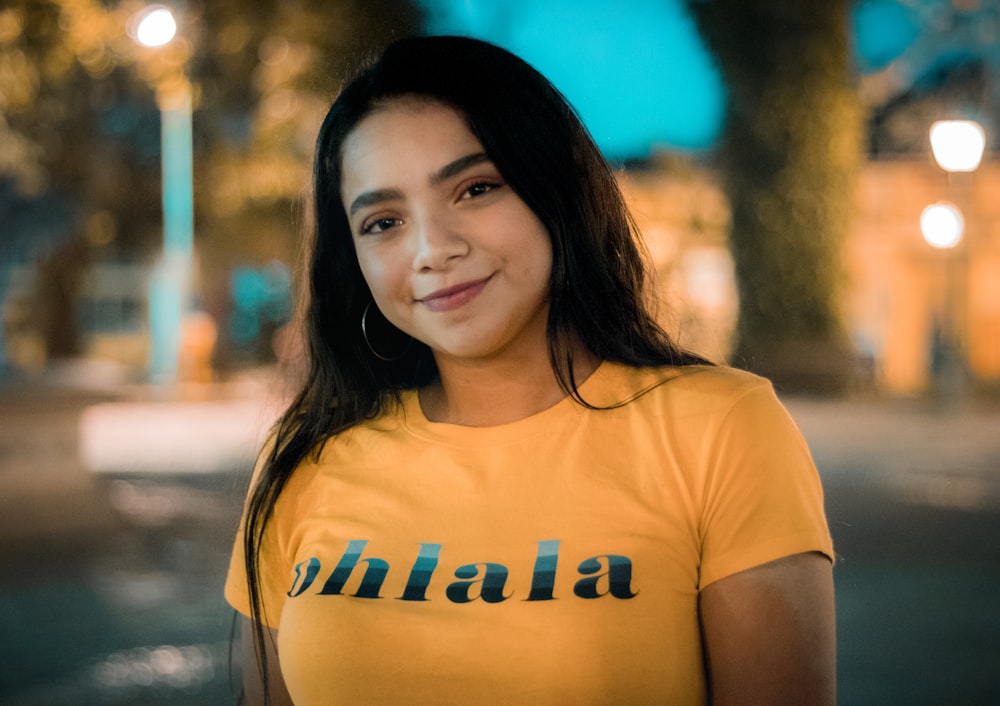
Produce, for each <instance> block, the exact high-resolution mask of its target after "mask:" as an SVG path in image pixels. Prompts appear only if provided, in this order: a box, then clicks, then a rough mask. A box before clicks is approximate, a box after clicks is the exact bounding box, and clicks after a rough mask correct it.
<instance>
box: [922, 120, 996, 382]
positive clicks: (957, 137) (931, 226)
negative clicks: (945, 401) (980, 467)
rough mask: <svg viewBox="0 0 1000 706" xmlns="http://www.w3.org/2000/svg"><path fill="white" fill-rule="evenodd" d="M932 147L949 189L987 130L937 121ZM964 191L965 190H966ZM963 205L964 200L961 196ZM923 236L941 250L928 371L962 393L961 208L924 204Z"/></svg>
mask: <svg viewBox="0 0 1000 706" xmlns="http://www.w3.org/2000/svg"><path fill="white" fill-rule="evenodd" d="M930 142H931V152H932V153H933V155H934V161H935V162H937V164H938V166H939V167H940V168H941V169H943V170H944V171H945V172H947V173H948V186H949V190H950V189H952V188H953V186H954V184H953V181H952V179H953V176H952V175H953V174H955V173H957V172H966V173H971V172H974V171H975V170H976V169H977V168H978V167H979V164H980V162H981V161H982V158H983V152H984V151H985V148H986V133H985V131H984V130H983V128H982V126H981V125H979V123H977V122H975V121H973V120H939V121H937V122H935V123H934V124H933V125H931V129H930ZM966 196H967V193H966ZM963 202H964V203H965V204H966V206H968V199H967V198H966V199H963ZM920 226H921V231H922V233H923V236H924V239H925V240H926V241H927V242H928V243H930V244H931V245H932V246H934V247H936V248H939V249H942V250H944V251H945V258H946V260H945V263H944V264H945V273H944V274H945V298H944V311H943V312H942V317H941V318H942V321H941V322H940V324H939V326H940V330H938V328H937V327H936V329H935V334H936V335H935V346H934V351H935V355H934V356H933V358H934V360H933V361H932V370H933V371H934V373H935V376H936V378H937V382H938V387H939V390H938V391H939V393H941V394H943V395H945V396H947V397H953V396H956V395H960V394H961V393H962V392H964V388H965V385H966V382H967V373H968V364H967V361H966V357H965V342H966V341H965V338H966V336H965V331H966V327H967V321H966V319H967V314H966V303H967V291H966V290H967V282H966V279H967V270H968V248H969V242H968V238H966V239H965V242H964V243H962V235H963V232H964V231H965V230H966V225H965V218H963V215H962V212H961V210H960V209H959V208H958V207H957V206H955V205H953V204H949V203H943V202H942V203H937V204H934V205H932V206H929V207H927V208H926V209H925V210H924V213H923V215H922V216H921V219H920Z"/></svg>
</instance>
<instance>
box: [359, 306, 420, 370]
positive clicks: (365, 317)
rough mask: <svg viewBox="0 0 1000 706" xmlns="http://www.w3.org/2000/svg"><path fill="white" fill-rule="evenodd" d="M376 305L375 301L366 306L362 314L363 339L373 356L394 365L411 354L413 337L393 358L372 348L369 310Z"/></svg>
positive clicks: (410, 337) (409, 338)
mask: <svg viewBox="0 0 1000 706" xmlns="http://www.w3.org/2000/svg"><path fill="white" fill-rule="evenodd" d="M374 303H375V300H374V299H373V300H372V301H370V302H368V304H367V305H365V310H364V311H363V312H361V337H362V338H363V339H365V345H366V346H368V350H370V351H371V352H372V355H373V356H375V357H376V358H378V359H379V360H384V361H385V362H387V363H393V362H395V361H397V360H400V359H401V358H402V357H403V356H404V355H406V354H407V353H408V352H409V350H410V346H412V345H413V336H409V337H408V340H407V341H406V345H405V346H404V347H403V350H401V351H400V352H399V353H397V354H396V355H394V356H392V357H387V356H384V355H382V354H381V353H379V352H378V351H377V350H375V347H374V346H372V342H371V341H369V340H368V310H369V309H371V307H372V304H374Z"/></svg>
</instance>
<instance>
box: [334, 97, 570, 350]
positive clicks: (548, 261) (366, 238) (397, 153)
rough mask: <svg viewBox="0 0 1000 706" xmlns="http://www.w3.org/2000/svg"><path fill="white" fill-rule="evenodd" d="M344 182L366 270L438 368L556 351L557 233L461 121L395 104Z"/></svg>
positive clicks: (439, 109)
mask: <svg viewBox="0 0 1000 706" xmlns="http://www.w3.org/2000/svg"><path fill="white" fill-rule="evenodd" d="M341 173H342V181H341V192H340V193H341V198H342V199H343V202H344V208H345V210H346V212H347V214H348V218H349V220H350V224H351V232H352V234H353V237H354V245H355V249H356V252H357V256H358V262H359V263H360V265H361V271H362V273H363V274H364V277H365V280H366V281H367V283H368V286H369V288H370V289H371V292H372V295H373V296H374V298H375V303H376V304H377V305H378V308H379V309H380V310H381V311H382V313H383V314H384V315H385V317H386V318H387V319H388V320H389V321H391V322H392V323H393V324H394V325H395V326H396V327H397V328H399V329H400V330H402V331H405V332H406V333H408V334H410V335H411V336H413V337H414V338H416V339H418V340H420V341H422V342H424V343H426V344H427V345H428V346H430V347H431V349H432V350H433V351H434V353H435V356H436V357H437V358H438V362H439V364H440V363H441V362H442V358H452V359H456V360H464V361H473V360H490V359H496V358H498V357H507V358H508V359H510V360H517V359H518V357H519V356H520V355H522V354H530V355H536V356H537V354H538V351H539V350H542V351H544V350H545V347H546V322H547V318H548V306H549V301H548V293H549V279H550V276H551V272H552V246H551V242H550V240H549V235H548V233H547V232H546V230H545V227H544V226H543V225H542V223H541V222H540V221H539V220H538V218H537V217H536V216H535V214H534V213H533V212H532V211H531V209H529V208H528V207H527V206H526V205H525V203H524V202H523V201H522V200H521V199H520V197H519V196H518V195H517V194H516V193H515V192H514V190H513V189H512V188H511V187H510V186H508V185H507V184H506V183H505V182H504V180H503V178H502V177H501V176H500V172H499V171H498V170H497V168H496V167H495V166H494V165H493V163H492V162H491V161H490V159H489V157H487V155H486V153H485V150H484V149H483V146H482V145H481V144H479V141H478V140H477V139H476V137H475V136H474V135H473V134H472V133H471V132H470V131H469V129H468V127H467V126H466V124H465V120H464V119H463V118H462V116H461V115H460V114H459V113H458V112H456V111H455V110H453V109H451V108H449V107H446V106H444V105H441V104H439V103H434V102H429V101H415V100H399V101H395V102H392V103H389V104H388V105H387V106H385V107H383V108H381V109H379V110H377V111H376V112H374V113H372V114H370V115H369V116H367V117H366V118H365V119H364V120H362V121H361V122H360V123H359V124H358V125H357V127H356V128H355V129H354V130H353V131H352V132H351V133H350V134H349V135H348V137H347V139H346V141H345V142H344V146H343V163H342V172H341Z"/></svg>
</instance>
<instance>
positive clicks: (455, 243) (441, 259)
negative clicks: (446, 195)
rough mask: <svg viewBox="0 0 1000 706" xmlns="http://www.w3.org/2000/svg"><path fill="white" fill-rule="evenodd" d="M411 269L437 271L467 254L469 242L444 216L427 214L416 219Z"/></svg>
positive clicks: (455, 225) (451, 221)
mask: <svg viewBox="0 0 1000 706" xmlns="http://www.w3.org/2000/svg"><path fill="white" fill-rule="evenodd" d="M415 231H416V232H415V235H416V250H415V253H414V257H413V269H414V270H417V271H429V270H439V269H443V268H445V267H447V266H448V265H449V264H451V262H452V261H453V260H454V259H456V258H462V257H464V256H465V255H467V254H468V252H469V241H468V240H467V239H466V237H465V234H464V233H463V232H462V229H461V228H460V227H459V226H458V224H456V223H455V222H453V220H452V219H448V218H446V217H444V216H440V215H436V214H427V215H425V216H424V217H422V218H420V219H418V223H417V228H416V229H415Z"/></svg>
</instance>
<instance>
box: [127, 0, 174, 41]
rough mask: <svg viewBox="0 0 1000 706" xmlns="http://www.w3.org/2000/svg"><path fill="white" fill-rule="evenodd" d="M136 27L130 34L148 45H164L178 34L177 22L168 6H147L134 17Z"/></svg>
mask: <svg viewBox="0 0 1000 706" xmlns="http://www.w3.org/2000/svg"><path fill="white" fill-rule="evenodd" d="M133 21H134V23H135V28H134V31H130V32H129V34H131V35H133V36H134V37H135V40H136V41H137V42H139V43H140V44H142V45H144V46H147V47H162V46H163V45H164V44H167V43H168V42H170V40H171V39H173V38H174V36H175V35H176V34H177V22H176V20H174V15H173V13H172V12H170V10H169V9H168V8H166V7H157V6H152V7H147V8H146V9H145V10H142V11H140V12H139V13H137V14H136V16H135V18H134V20H133Z"/></svg>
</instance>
